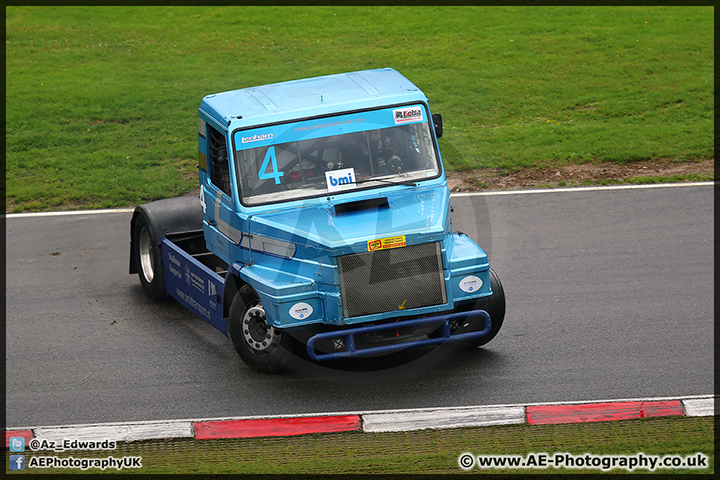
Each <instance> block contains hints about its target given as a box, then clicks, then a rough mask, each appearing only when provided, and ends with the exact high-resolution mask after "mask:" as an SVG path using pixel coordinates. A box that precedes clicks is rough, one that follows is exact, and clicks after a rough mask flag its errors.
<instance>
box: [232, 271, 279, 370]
mask: <svg viewBox="0 0 720 480" xmlns="http://www.w3.org/2000/svg"><path fill="white" fill-rule="evenodd" d="M228 334H229V336H230V340H232V343H233V346H234V347H235V351H236V352H237V353H238V355H239V356H240V358H242V360H243V362H245V363H246V364H247V365H248V366H249V367H250V368H253V369H254V370H257V371H259V372H264V373H277V372H279V371H280V370H282V368H283V367H284V366H285V365H286V364H287V362H288V360H289V359H290V355H291V353H290V352H291V348H290V347H291V345H292V343H291V339H290V338H289V337H288V335H287V333H285V332H283V331H281V330H278V329H276V328H274V327H272V326H269V325H268V323H267V317H266V315H265V308H264V307H263V304H262V302H261V301H260V298H259V297H258V294H257V292H255V290H253V288H252V287H251V286H250V285H244V286H243V287H242V288H240V290H238V292H237V294H235V298H234V299H233V301H232V303H231V304H230V315H229V316H228Z"/></svg>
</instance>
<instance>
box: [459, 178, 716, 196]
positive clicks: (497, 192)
mask: <svg viewBox="0 0 720 480" xmlns="http://www.w3.org/2000/svg"><path fill="white" fill-rule="evenodd" d="M714 184H715V182H686V183H652V184H645V185H607V186H600V187H568V188H541V189H535V190H495V191H487V192H457V193H452V194H451V196H452V197H474V196H495V195H525V194H535V193H567V192H575V193H583V192H595V191H608V190H643V189H647V188H672V187H707V186H710V185H714Z"/></svg>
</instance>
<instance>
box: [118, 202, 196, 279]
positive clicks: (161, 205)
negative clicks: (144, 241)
mask: <svg viewBox="0 0 720 480" xmlns="http://www.w3.org/2000/svg"><path fill="white" fill-rule="evenodd" d="M141 215H142V216H144V217H145V219H146V220H147V224H148V227H149V228H150V234H151V237H152V241H153V242H154V243H155V244H156V245H158V246H159V245H160V243H161V242H162V239H163V238H165V237H166V236H167V235H168V233H178V232H187V231H190V230H198V229H202V228H203V213H202V207H201V205H200V198H198V197H195V196H186V197H176V198H166V199H163V200H157V201H154V202H149V203H145V204H143V205H138V206H137V207H135V211H134V212H133V216H132V220H130V273H137V272H138V265H136V262H135V260H134V259H135V258H136V257H137V255H135V253H136V249H137V245H135V243H134V242H133V238H134V237H135V223H136V221H137V218H138V217H139V216H141Z"/></svg>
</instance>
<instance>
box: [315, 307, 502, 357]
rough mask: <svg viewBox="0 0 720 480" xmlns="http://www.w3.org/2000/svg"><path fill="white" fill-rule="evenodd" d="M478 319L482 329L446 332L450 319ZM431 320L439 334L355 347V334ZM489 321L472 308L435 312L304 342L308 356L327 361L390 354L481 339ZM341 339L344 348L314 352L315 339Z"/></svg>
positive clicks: (326, 335)
mask: <svg viewBox="0 0 720 480" xmlns="http://www.w3.org/2000/svg"><path fill="white" fill-rule="evenodd" d="M478 318H481V319H482V320H483V321H484V324H485V327H484V328H483V329H482V330H478V331H475V332H467V333H458V334H455V335H453V334H452V332H450V322H451V321H453V320H457V319H465V320H466V321H468V322H471V323H472V322H473V320H476V319H478ZM433 323H438V324H442V325H440V326H439V328H440V335H439V336H437V337H433V338H426V339H423V340H414V341H408V342H402V343H393V344H390V345H382V346H378V347H367V348H360V349H358V348H356V346H355V345H356V343H355V335H363V334H366V333H371V332H381V331H386V330H398V329H401V328H406V327H415V326H420V325H423V326H426V325H430V324H433ZM491 327H492V322H491V321H490V315H489V314H488V313H487V312H486V311H485V310H472V311H469V312H457V313H450V314H447V315H438V316H434V317H426V318H415V319H412V320H403V321H400V322H393V323H383V324H379V325H370V326H368V327H358V328H351V329H348V330H339V331H334V332H326V333H318V334H317V335H314V336H312V337H310V339H309V340H308V342H307V352H308V355H309V356H310V358H312V359H313V360H318V361H322V360H330V359H333V358H345V357H361V356H366V355H374V354H380V353H391V352H395V351H398V350H403V349H405V348H412V347H421V346H425V345H437V344H440V343H444V342H455V341H459V340H469V339H473V338H481V337H484V336H486V335H487V334H488V333H490V328H491ZM338 338H344V345H343V346H344V348H345V350H343V351H339V352H333V353H321V354H317V353H315V342H317V341H318V340H328V339H330V340H332V339H338Z"/></svg>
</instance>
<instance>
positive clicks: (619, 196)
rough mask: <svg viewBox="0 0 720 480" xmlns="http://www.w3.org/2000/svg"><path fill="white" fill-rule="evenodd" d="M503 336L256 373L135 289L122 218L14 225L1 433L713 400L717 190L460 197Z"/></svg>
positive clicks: (183, 316) (457, 221) (186, 318)
mask: <svg viewBox="0 0 720 480" xmlns="http://www.w3.org/2000/svg"><path fill="white" fill-rule="evenodd" d="M452 203H453V206H454V209H455V213H454V217H453V221H454V227H455V229H456V230H461V231H463V232H465V233H467V234H468V235H470V237H472V238H473V239H475V240H476V241H478V243H479V244H480V245H482V246H483V247H484V248H485V249H486V251H488V253H489V256H490V261H491V264H492V265H493V267H494V268H495V270H496V271H497V272H498V274H499V276H500V278H501V279H502V281H503V284H504V287H505V292H506V296H507V303H508V310H507V315H506V320H505V325H504V326H503V328H502V330H501V331H500V333H499V335H498V337H496V338H495V339H494V340H493V341H492V342H490V343H489V344H488V345H487V346H486V347H484V348H481V349H476V350H474V351H468V352H455V351H452V350H450V349H448V348H427V349H422V350H415V351H412V352H402V353H400V354H397V355H394V356H392V357H389V358H388V357H384V358H379V359H366V360H354V361H343V362H333V363H329V364H322V365H316V364H309V363H308V362H306V361H304V360H301V359H298V360H297V361H295V362H293V368H292V370H291V371H289V372H286V373H284V374H281V375H265V374H260V373H255V372H253V371H251V370H250V369H248V368H247V367H246V366H245V365H244V364H243V363H242V362H241V361H240V360H239V359H238V358H237V356H236V355H235V352H234V350H233V348H232V345H231V343H230V341H229V340H228V339H227V338H226V337H224V336H223V335H222V334H221V333H220V332H218V331H216V330H215V329H213V328H212V327H211V326H210V325H208V324H206V323H204V322H203V321H202V320H200V319H198V318H196V317H195V316H193V315H192V314H191V313H189V312H187V311H186V310H184V308H183V307H181V306H180V305H178V304H176V303H175V302H173V301H168V302H163V303H154V302H152V301H150V300H149V299H146V298H145V297H144V296H143V294H142V290H141V288H140V286H139V283H138V280H137V276H135V275H129V274H128V273H127V269H128V254H129V238H128V237H129V219H130V216H131V215H130V213H128V212H127V211H121V212H116V213H102V214H81V215H61V216H9V217H8V218H7V219H6V228H7V288H6V303H7V305H6V310H7V325H6V422H7V426H8V427H25V426H35V425H45V426H50V425H68V424H86V423H101V422H129V421H145V420H170V419H187V418H223V417H238V416H250V415H296V414H311V413H320V412H323V413H332V412H348V411H359V410H363V411H370V410H385V409H404V408H428V407H452V406H470V405H497V404H518V403H537V402H571V401H585V400H598V399H612V398H639V397H666V396H688V395H703V394H711V393H712V392H713V391H714V385H713V314H714V311H713V296H714V279H713V261H714V258H713V254H714V248H713V247H714V245H713V229H714V218H713V186H712V185H710V184H706V185H703V186H674V187H665V188H643V189H610V190H594V189H577V190H572V191H554V192H545V193H532V192H525V193H518V194H492V195H457V196H453V199H452Z"/></svg>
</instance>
